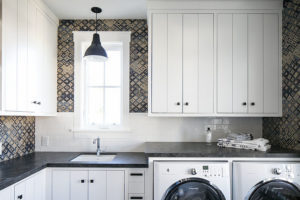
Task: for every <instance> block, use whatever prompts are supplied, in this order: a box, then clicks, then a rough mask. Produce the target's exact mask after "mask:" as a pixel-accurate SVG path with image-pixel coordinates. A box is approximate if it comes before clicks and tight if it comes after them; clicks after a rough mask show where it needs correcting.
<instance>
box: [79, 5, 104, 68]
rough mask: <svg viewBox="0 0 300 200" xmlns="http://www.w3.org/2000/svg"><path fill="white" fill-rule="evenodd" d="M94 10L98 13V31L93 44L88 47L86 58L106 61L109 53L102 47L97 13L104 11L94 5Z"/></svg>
mask: <svg viewBox="0 0 300 200" xmlns="http://www.w3.org/2000/svg"><path fill="white" fill-rule="evenodd" d="M91 10H92V12H93V13H95V14H96V33H95V34H94V35H93V41H92V44H91V46H89V48H87V50H86V52H85V54H84V58H85V59H88V60H93V61H100V62H105V61H106V60H107V58H108V57H107V53H106V51H105V49H104V48H103V47H102V45H101V42H100V36H99V34H98V33H97V27H98V26H97V25H98V22H97V15H98V14H99V13H101V12H102V9H101V8H98V7H93V8H92V9H91Z"/></svg>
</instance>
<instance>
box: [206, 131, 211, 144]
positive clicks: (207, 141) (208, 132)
mask: <svg viewBox="0 0 300 200" xmlns="http://www.w3.org/2000/svg"><path fill="white" fill-rule="evenodd" d="M211 138H212V133H211V130H210V127H208V128H207V130H206V143H211Z"/></svg>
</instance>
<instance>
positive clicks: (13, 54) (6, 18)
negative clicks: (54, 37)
mask: <svg viewBox="0 0 300 200" xmlns="http://www.w3.org/2000/svg"><path fill="white" fill-rule="evenodd" d="M2 10H3V30H4V31H3V65H4V67H3V72H2V73H4V75H3V76H2V77H3V81H2V82H3V87H4V93H3V95H4V96H3V99H4V102H3V109H4V110H6V111H16V110H17V64H18V62H17V60H18V57H17V55H18V43H17V41H18V40H17V39H16V38H18V0H5V1H4V2H3V9H2Z"/></svg>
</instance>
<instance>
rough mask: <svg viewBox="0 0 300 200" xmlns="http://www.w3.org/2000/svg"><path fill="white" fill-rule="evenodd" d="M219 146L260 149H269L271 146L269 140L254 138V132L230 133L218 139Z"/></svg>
mask: <svg viewBox="0 0 300 200" xmlns="http://www.w3.org/2000/svg"><path fill="white" fill-rule="evenodd" d="M218 146H219V147H231V148H238V149H250V150H258V151H267V150H268V149H270V148H271V145H270V144H269V140H267V139H264V138H258V139H253V136H252V134H248V133H239V134H237V133H230V134H229V135H228V136H227V137H226V138H220V139H218Z"/></svg>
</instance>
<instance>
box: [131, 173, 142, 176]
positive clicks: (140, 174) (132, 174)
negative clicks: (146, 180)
mask: <svg viewBox="0 0 300 200" xmlns="http://www.w3.org/2000/svg"><path fill="white" fill-rule="evenodd" d="M130 176H143V173H131V174H130Z"/></svg>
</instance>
